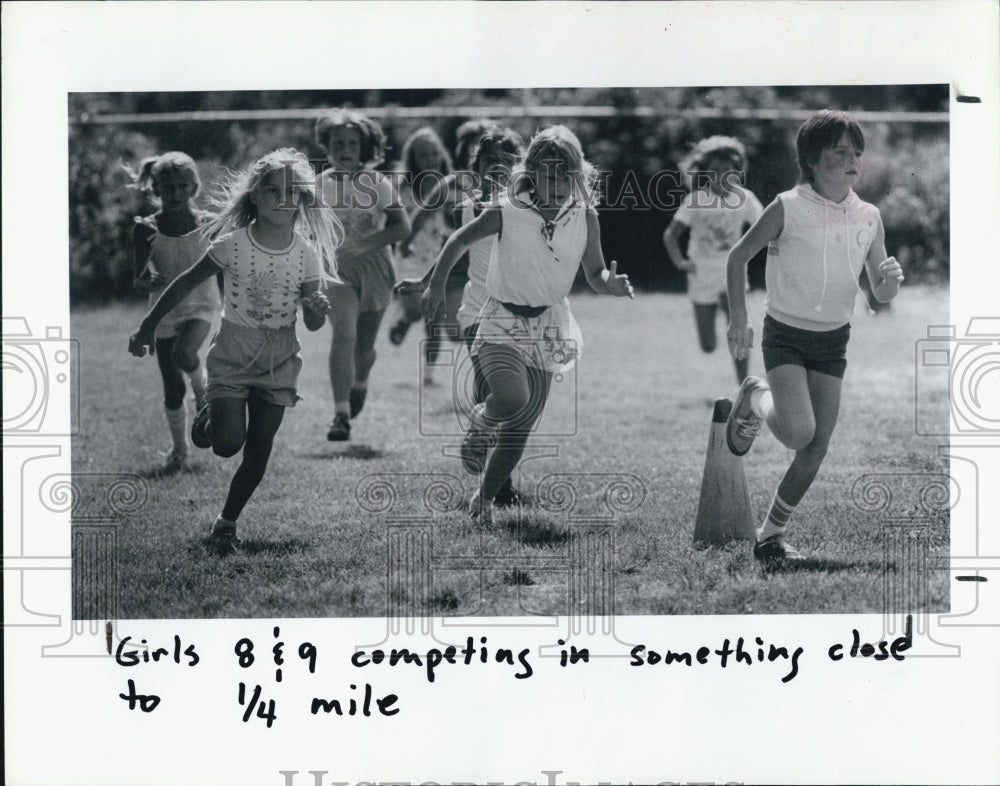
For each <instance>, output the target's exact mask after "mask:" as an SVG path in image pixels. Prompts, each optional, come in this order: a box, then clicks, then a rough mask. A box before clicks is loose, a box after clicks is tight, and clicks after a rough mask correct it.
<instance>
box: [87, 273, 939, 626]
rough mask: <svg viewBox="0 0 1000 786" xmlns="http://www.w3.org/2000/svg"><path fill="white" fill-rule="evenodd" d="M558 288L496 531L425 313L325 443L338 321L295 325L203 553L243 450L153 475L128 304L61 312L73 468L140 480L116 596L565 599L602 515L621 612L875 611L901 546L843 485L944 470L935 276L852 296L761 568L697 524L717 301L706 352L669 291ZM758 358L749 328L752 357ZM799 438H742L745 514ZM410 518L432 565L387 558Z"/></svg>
mask: <svg viewBox="0 0 1000 786" xmlns="http://www.w3.org/2000/svg"><path fill="white" fill-rule="evenodd" d="M762 301H763V297H762V293H759V292H757V293H753V294H752V295H751V298H750V307H751V314H752V318H753V320H754V324H755V326H756V327H757V329H758V330H759V325H760V320H761V319H762V309H763V303H762ZM572 302H573V309H574V313H575V314H576V316H577V319H578V321H579V323H580V326H581V328H582V330H583V335H584V351H583V358H582V360H581V361H580V363H579V364H578V366H577V368H576V369H575V370H574V371H573V372H571V373H569V374H567V375H566V376H565V378H564V379H563V381H562V382H560V383H558V384H556V385H555V386H554V389H553V394H552V397H551V399H550V402H549V407H548V410H547V412H546V415H545V417H544V420H543V421H542V424H541V426H540V428H541V430H542V431H543V432H544V434H540V435H539V436H537V437H534V438H533V439H532V441H531V442H529V446H528V451H527V453H526V457H527V456H534V458H532V459H531V460H527V461H525V462H524V463H523V472H522V474H521V476H520V477H519V478H518V479H517V485H518V486H519V488H521V489H523V490H525V491H527V492H528V493H529V494H530V495H531V496H532V497H534V498H535V504H533V505H532V506H530V507H529V508H527V509H524V510H523V511H522V512H521V513H520V515H518V514H517V513H515V512H506V513H500V514H499V515H498V516H497V521H496V523H495V524H494V526H493V527H492V528H490V529H486V530H484V529H480V528H478V527H476V526H474V525H473V524H472V522H471V521H470V520H469V519H468V518H467V516H466V515H465V513H464V510H465V505H466V503H467V500H468V496H469V494H471V492H472V490H473V487H474V484H475V479H474V478H473V477H472V476H470V475H466V474H464V473H463V471H462V468H461V464H460V462H459V460H458V459H457V458H453V457H452V456H453V455H454V452H453V451H449V450H447V448H448V447H449V446H451V447H452V448H453V447H454V446H456V445H457V444H458V435H460V433H461V427H460V423H459V421H458V419H457V418H456V416H455V414H454V412H453V410H452V407H451V369H450V368H438V369H435V371H436V374H437V379H438V380H439V384H438V385H435V386H433V387H430V388H423V389H421V386H420V385H419V384H418V383H419V380H420V369H419V365H418V363H419V361H418V356H419V354H420V353H419V339H420V338H422V336H420V335H419V331H418V330H417V328H416V327H415V328H414V329H413V331H412V332H411V335H410V336H409V337H408V338H407V341H406V342H405V343H404V344H403V346H401V347H393V346H391V345H389V343H388V341H387V339H386V337H385V328H383V334H382V336H381V337H380V339H379V343H378V351H379V359H378V362H377V363H376V365H375V369H374V372H373V374H372V379H371V386H370V387H371V390H370V394H369V398H368V403H367V405H366V408H365V411H364V413H363V414H362V415H361V416H360V417H359V418H358V419H357V420H356V421H355V423H354V431H353V435H352V442H351V443H349V444H345V443H340V444H335V443H329V442H327V441H326V438H325V434H326V428H327V424H328V422H329V420H330V417H331V404H330V400H329V399H330V392H329V384H328V378H327V371H326V352H327V345H328V341H329V332H328V329H324V330H322V331H320V332H319V333H316V334H311V333H307V332H306V331H305V330H304V328H301V326H300V339H301V341H302V344H303V358H304V368H303V372H302V375H301V377H300V380H299V392H300V395H302V396H303V397H304V400H303V401H302V402H300V403H299V405H298V406H297V407H296V408H295V409H293V410H290V411H289V412H288V413H287V414H286V417H285V420H284V423H283V424H282V427H281V430H280V431H279V432H278V435H277V439H276V442H275V448H274V453H273V456H272V460H271V463H270V466H269V468H268V472H267V475H266V477H265V479H264V482H263V483H262V484H261V486H260V488H259V489H258V490H257V492H256V494H255V495H254V497H253V498H252V499H251V500H250V503H249V505H248V506H247V508H246V510H245V511H244V513H243V516H242V519H241V521H240V533H241V537H242V538H243V540H244V548H243V549H242V551H241V552H240V553H238V554H236V555H234V556H232V557H229V558H226V559H220V558H219V557H217V556H213V555H211V554H210V553H208V551H207V550H206V548H205V545H204V543H203V539H204V536H205V535H206V534H207V531H208V529H209V528H210V525H211V523H212V522H213V520H214V519H215V516H216V515H217V514H218V513H219V511H220V510H221V507H222V502H223V500H224V498H225V494H226V490H227V488H228V483H229V479H230V477H231V475H232V473H233V471H234V470H235V468H236V466H237V465H238V460H239V459H238V457H235V458H231V459H221V458H218V457H216V456H214V455H212V454H211V452H210V451H197V449H194V448H192V450H193V451H194V452H195V453H194V457H193V462H192V466H191V468H190V469H188V470H187V471H185V472H182V473H180V474H177V475H174V476H171V477H166V478H157V477H156V476H155V471H154V470H155V468H156V467H157V466H158V465H159V464H160V463H161V462H162V459H163V456H162V454H163V453H165V451H166V450H167V448H168V447H169V436H168V432H167V428H166V422H165V419H164V416H163V409H162V403H161V402H162V390H161V383H160V379H159V374H158V372H157V370H156V365H155V362H154V361H151V360H150V359H149V358H148V357H147V358H143V359H137V358H133V357H131V356H130V355H129V354H128V353H127V351H126V343H127V339H128V335H129V333H131V332H132V331H133V330H134V329H135V327H136V326H137V325H138V322H139V319H140V318H141V315H142V313H143V312H142V309H141V308H140V307H138V306H113V307H108V308H105V309H101V310H78V311H74V312H73V314H72V315H71V331H72V336H73V338H74V339H76V340H78V341H79V342H80V355H81V363H80V366H81V384H80V394H79V395H80V413H81V414H80V423H81V433H80V435H79V436H78V437H75V438H74V440H73V444H72V461H73V470H74V472H75V473H115V472H122V473H134V474H137V475H139V476H141V477H143V478H145V480H146V483H147V484H148V500H147V502H146V504H145V505H144V506H143V507H142V508H141V509H140V510H138V511H137V512H135V513H134V514H130V515H128V516H126V517H125V518H124V519H123V520H122V522H121V525H120V527H119V528H118V533H117V545H118V549H119V570H120V614H119V616H120V617H122V618H189V617H193V618H201V617H229V618H242V617H264V618H270V617H324V616H325V617H355V616H380V615H383V614H385V613H386V612H387V609H399V608H409V609H411V610H413V611H415V612H417V613H429V614H435V615H437V614H447V615H459V616H466V615H486V616H505V615H524V614H564V613H567V611H568V603H570V598H571V597H572V598H578V596H577V595H573V594H572V593H571V591H570V585H571V577H570V574H569V573H568V572H567V570H566V555H567V554H568V553H569V552H570V551H571V549H572V548H574V546H573V543H574V540H573V538H571V536H570V532H571V527H572V526H577V525H586V524H589V525H596V526H598V527H599V526H601V525H608V524H610V525H612V526H613V534H614V537H613V548H614V552H613V554H612V555H611V556H610V562H609V563H608V564H607V565H606V568H607V571H606V573H605V574H604V576H605V578H606V580H607V581H608V582H610V584H612V585H613V606H610V607H609V606H607V605H605V606H604V607H603V608H605V609H609V608H610V609H611V610H613V611H614V613H616V614H744V613H860V612H880V611H882V610H883V594H884V577H886V576H888V580H889V581H893V580H894V579H893V576H892V574H893V572H894V570H895V566H893V565H892V564H890V566H889V570H888V572H887V571H886V570H885V569H884V564H885V558H884V550H883V541H882V531H881V528H880V525H879V523H878V522H877V521H876V519H875V517H874V515H873V514H872V513H871V512H870V511H864V510H861V509H860V508H859V507H857V506H856V505H855V503H854V502H853V501H852V495H851V489H852V485H853V484H854V482H855V480H856V479H857V478H859V477H860V476H862V475H864V474H866V473H927V472H929V473H934V472H947V463H946V461H944V460H943V459H940V458H939V457H938V455H937V444H938V442H939V440H934V439H932V438H928V437H920V436H917V435H915V433H914V395H915V393H914V373H915V371H914V344H915V342H916V341H918V340H919V339H920V338H922V337H924V336H926V333H927V325H929V324H943V323H946V322H947V321H948V298H947V291H946V290H945V289H932V288H922V287H911V288H906V289H904V291H903V293H902V294H901V295H900V297H899V298H898V300H897V302H896V303H894V304H893V307H892V309H891V310H890V311H888V312H884V313H880V314H879V315H878V316H877V317H873V316H870V315H868V314H867V313H865V312H864V311H863V310H861V309H859V311H858V312H857V313H856V315H855V319H854V323H853V329H852V339H851V344H850V347H849V351H848V358H849V366H848V371H847V376H846V378H845V382H844V389H843V403H842V407H841V413H840V421H839V424H838V427H837V431H836V432H835V434H834V438H833V443H832V445H831V449H830V452H829V454H828V456H827V459H826V463H825V465H824V467H823V469H822V470H821V473H820V475H819V477H818V479H817V480H816V482H815V484H814V485H813V487H812V489H811V490H810V491H809V493H808V494H807V495H806V497H805V499H804V500H803V502H802V504H801V505H800V506H799V509H798V512H797V515H796V517H795V519H794V520H793V522H792V525H791V528H790V535H789V540H790V541H791V542H793V543H795V544H796V545H797V546H798V547H799V548H800V549H802V550H803V551H805V552H807V553H808V554H809V555H810V556H811V557H812V559H811V560H810V562H809V563H807V565H806V567H805V569H802V570H796V571H790V572H783V573H773V574H766V573H764V572H762V571H761V569H760V568H759V567H758V566H757V565H756V564H755V562H754V561H753V559H752V557H751V556H750V550H749V546H748V544H746V543H733V544H731V545H729V546H727V547H725V548H721V549H714V548H713V549H699V548H695V546H694V544H693V542H692V533H693V528H694V519H695V511H696V509H697V506H698V499H699V490H700V484H701V476H702V470H703V467H704V461H705V449H706V446H707V444H708V436H709V429H710V419H711V402H712V400H713V399H715V398H717V397H720V396H728V395H731V393H732V391H733V388H734V376H733V371H732V364H731V361H730V360H729V357H728V353H727V351H726V348H725V341H724V326H723V323H722V322H721V320H720V322H719V330H720V347H719V349H717V350H716V352H715V353H714V354H712V355H704V354H703V353H701V351H700V350H699V349H698V346H697V341H696V337H695V331H694V320H693V317H692V314H691V306H690V304H689V302H688V301H687V300H686V298H684V297H683V296H678V295H642V294H640V295H639V296H637V298H636V300H635V301H634V302H629V301H627V300H618V299H612V298H598V297H594V296H589V295H580V296H577V297H575V298H574V299H573V301H572ZM392 313H393V312H392V311H390V313H389V316H387V319H386V326H387V325H388V324H389V323H390V320H391V318H392ZM757 343H758V345H759V340H758V342H757ZM463 352H464V351H463ZM462 354H463V353H458V354H457V356H458V357H459V358H461V357H462ZM464 367H465V366H464V364H461V368H463V369H464ZM761 372H762V363H761V360H760V354H759V350H756V351H755V354H754V356H753V357H752V361H751V373H761ZM921 395H922V396H926V395H933V396H934V398H933V399H932V400H931V401H932V403H931V406H932V409H933V408H935V407H936V408H937V410H938V411H939V413H940V418H941V419H942V421H944V419H945V418H946V407H947V391H946V390H945V389H944V387H943V386H942V388H941V389H940V390H932V391H929V392H927V391H924V390H921ZM925 401H926V399H925ZM449 434H451V435H452V436H448V435H449ZM545 434H547V435H549V436H545ZM449 452H451V455H448V454H449ZM553 453H557V454H558V455H557V456H552V455H551V454H553ZM546 454H548V457H544V456H545V455H546ZM539 456H542V457H539ZM790 459H791V453H790V452H789V451H787V450H786V449H784V448H783V447H781V446H780V445H779V444H778V443H777V441H776V440H775V439H773V438H772V437H771V436H770V435H769V434H767V432H766V430H765V432H764V433H763V434H762V436H761V438H760V439H759V440H758V441H757V443H756V444H755V445H754V448H753V449H752V451H751V452H750V453H749V454H748V456H747V457H746V458H745V460H744V466H745V473H746V479H747V485H748V488H749V490H750V498H751V503H752V507H753V511H754V517H755V522H759V521H760V519H761V518H762V516H763V515H764V513H765V512H766V508H767V505H768V503H769V501H770V497H771V494H772V492H773V490H774V488H775V486H776V484H777V482H778V480H779V479H780V477H781V475H782V473H783V472H784V470H785V468H786V466H787V464H788V462H789V461H790ZM556 475H558V476H559V477H554V476H556ZM449 476H450V477H449ZM435 479H436V480H437V481H438V485H437V486H436V487H435V486H434V485H433V482H434V481H435ZM539 484H540V486H539ZM429 485H430V486H431V488H430V489H428V486H429ZM459 487H461V492H460V493H456V492H457V490H458V489H459ZM448 489H451V492H449V491H448ZM567 494H568V496H567ZM609 500H610V502H609ZM407 517H409V518H407ZM414 517H423V518H422V519H420V520H417V519H416V518H414ZM404 525H405V526H410V527H411V529H410V530H402V529H401V528H402V527H403V526H404ZM421 528H423V529H422V530H421ZM415 531H423V532H425V533H427V537H426V538H425V539H424V540H420V539H419V538H418V539H417V541H415V542H416V543H417V544H420V547H421V548H423V552H422V553H423V555H424V557H425V559H429V560H430V561H431V562H432V563H433V564H434V566H435V567H434V570H433V572H432V574H431V576H430V579H429V581H426V582H422V581H421V580H420V577H414V576H402V577H399V576H396V575H395V574H393V573H392V572H391V571H389V570H387V561H388V560H389V559H397V558H398V555H399V554H400V551H399V549H400V548H401V546H400V543H401V541H400V540H399V538H400V534H401V533H402V534H404V535H405V534H406V533H408V532H409V533H412V532H415ZM929 537H930V540H929V542H930V549H931V551H932V553H947V550H948V520H947V517H946V516H945V517H941V518H939V519H938V520H936V521H935V522H933V524H932V526H931V529H930V535H929ZM605 543H607V541H606V540H605ZM405 553H407V554H410V553H414V552H412V551H406V552H405ZM416 553H420V552H419V549H418V552H416ZM428 555H429V556H428ZM470 555H471V556H470ZM477 555H478V556H477ZM939 574H940V572H939ZM574 602H575V601H574ZM929 602H930V604H931V607H932V608H934V609H938V610H944V609H946V608H947V605H948V585H947V576H946V575H936V576H931V578H930V587H929Z"/></svg>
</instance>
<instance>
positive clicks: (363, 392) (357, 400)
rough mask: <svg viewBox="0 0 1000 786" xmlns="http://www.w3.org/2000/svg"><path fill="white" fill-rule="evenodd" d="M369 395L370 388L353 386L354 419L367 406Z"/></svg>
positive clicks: (352, 406) (351, 396) (351, 399)
mask: <svg viewBox="0 0 1000 786" xmlns="http://www.w3.org/2000/svg"><path fill="white" fill-rule="evenodd" d="M367 396H368V388H351V395H350V402H351V419H352V420H353V419H354V418H356V417H357V416H358V415H360V414H361V410H363V409H364V408H365V398H366V397H367Z"/></svg>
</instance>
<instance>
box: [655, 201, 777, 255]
mask: <svg viewBox="0 0 1000 786" xmlns="http://www.w3.org/2000/svg"><path fill="white" fill-rule="evenodd" d="M763 212H764V208H763V206H762V205H761V203H760V200H759V199H757V197H756V196H754V194H753V192H751V191H748V190H747V189H745V188H744V189H741V190H740V191H739V192H729V193H727V194H725V195H724V196H717V195H716V194H706V193H705V192H703V191H699V192H694V193H690V194H687V195H686V196H685V197H684V201H683V202H682V203H681V206H680V207H679V208H678V209H677V212H676V213H675V214H674V220H675V221H679V222H680V223H682V224H684V225H686V226H688V227H690V228H691V239H690V240H689V241H688V257H689V258H690V259H691V260H692V261H693V262H694V263H695V264H698V263H699V262H702V261H705V262H713V261H716V260H725V258H726V255H727V254H728V253H729V250H730V249H731V248H732V247H733V246H735V245H736V241H738V240H739V239H740V235H742V233H743V227H744V225H746V224H753V223H754V222H755V221H756V220H757V219H758V218H760V215H761V213H763Z"/></svg>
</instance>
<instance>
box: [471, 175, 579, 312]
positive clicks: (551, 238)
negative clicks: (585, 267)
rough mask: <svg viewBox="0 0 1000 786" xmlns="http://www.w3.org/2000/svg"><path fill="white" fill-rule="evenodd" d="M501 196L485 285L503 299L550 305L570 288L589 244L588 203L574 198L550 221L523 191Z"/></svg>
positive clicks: (518, 302) (493, 293) (528, 303)
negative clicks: (498, 218) (498, 222)
mask: <svg viewBox="0 0 1000 786" xmlns="http://www.w3.org/2000/svg"><path fill="white" fill-rule="evenodd" d="M514 199H515V200H516V201H511V200H510V199H508V198H506V197H504V198H502V199H501V200H500V216H501V221H502V226H501V229H500V233H499V234H498V235H497V239H496V242H495V243H494V244H493V252H492V255H491V257H490V268H489V272H488V273H487V274H486V289H487V291H488V292H489V294H490V295H491V296H493V297H494V298H496V299H497V300H499V301H501V302H504V303H514V304H516V305H519V306H552V305H555V304H556V303H559V302H560V301H561V300H562V299H563V298H564V297H566V296H567V295H568V294H569V291H570V290H571V289H572V288H573V280H574V279H575V278H576V273H577V271H578V270H579V269H580V262H581V261H582V259H583V252H584V249H585V248H586V246H587V210H588V209H589V208H588V207H587V205H585V204H584V203H583V202H572V203H570V204H569V205H568V206H566V207H564V208H562V209H561V210H560V211H559V213H558V214H557V215H556V217H555V218H554V219H553V220H552V221H549V222H546V221H545V220H543V219H542V217H541V215H539V213H538V212H537V211H536V210H535V209H534V208H533V207H532V206H531V204H530V202H529V201H528V199H529V197H528V195H527V194H519V195H517V196H516V197H515V198H514Z"/></svg>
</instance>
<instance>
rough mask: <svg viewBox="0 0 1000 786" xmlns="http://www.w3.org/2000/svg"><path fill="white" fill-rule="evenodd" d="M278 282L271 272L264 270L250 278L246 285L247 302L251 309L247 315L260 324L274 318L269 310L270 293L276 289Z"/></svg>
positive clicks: (272, 312)
mask: <svg viewBox="0 0 1000 786" xmlns="http://www.w3.org/2000/svg"><path fill="white" fill-rule="evenodd" d="M277 284H278V280H277V277H276V276H275V275H274V271H273V270H264V271H262V272H260V273H254V274H252V275H251V276H250V281H249V282H248V284H247V300H248V301H249V303H250V306H251V308H250V309H248V310H247V315H248V316H250V317H253V318H254V319H256V320H258V321H260V322H266V321H267V320H268V319H270V318H271V317H273V316H274V311H272V310H271V293H272V292H274V291H275V289H276V288H277Z"/></svg>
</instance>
